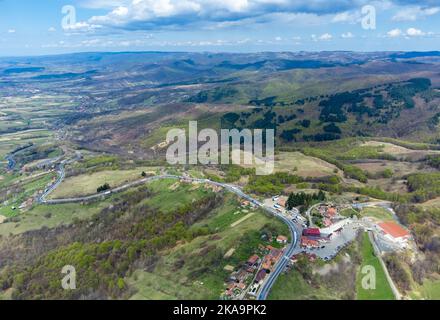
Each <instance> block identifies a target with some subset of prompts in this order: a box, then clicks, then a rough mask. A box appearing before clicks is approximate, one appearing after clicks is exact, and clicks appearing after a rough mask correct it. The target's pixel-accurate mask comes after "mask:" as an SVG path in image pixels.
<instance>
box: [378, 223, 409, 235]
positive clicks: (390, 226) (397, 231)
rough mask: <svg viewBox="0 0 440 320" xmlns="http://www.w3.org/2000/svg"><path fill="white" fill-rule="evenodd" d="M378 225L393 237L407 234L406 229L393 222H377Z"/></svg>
mask: <svg viewBox="0 0 440 320" xmlns="http://www.w3.org/2000/svg"><path fill="white" fill-rule="evenodd" d="M379 227H380V228H381V229H382V230H383V231H384V232H385V233H387V234H389V235H391V236H392V237H394V238H401V237H406V236H409V232H408V230H406V229H404V228H402V227H401V226H400V225H398V224H397V223H395V222H392V221H387V222H381V223H379Z"/></svg>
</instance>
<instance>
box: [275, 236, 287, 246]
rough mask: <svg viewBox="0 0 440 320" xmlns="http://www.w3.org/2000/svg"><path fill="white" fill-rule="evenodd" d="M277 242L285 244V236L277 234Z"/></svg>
mask: <svg viewBox="0 0 440 320" xmlns="http://www.w3.org/2000/svg"><path fill="white" fill-rule="evenodd" d="M277 242H278V243H281V244H285V243H287V237H286V236H282V235H279V236H278V237H277Z"/></svg>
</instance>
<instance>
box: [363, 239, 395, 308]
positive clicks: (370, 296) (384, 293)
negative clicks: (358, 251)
mask: <svg viewBox="0 0 440 320" xmlns="http://www.w3.org/2000/svg"><path fill="white" fill-rule="evenodd" d="M364 266H373V267H374V269H375V270H376V289H372V290H365V289H363V288H362V282H361V281H362V277H364V276H365V275H364V274H362V273H361V270H362V268H363V267H364ZM356 292H357V299H358V300H394V295H393V292H392V291H391V288H390V286H389V285H388V281H387V279H386V276H385V272H384V271H383V269H382V266H381V265H380V262H379V259H378V258H377V257H376V256H375V255H374V250H373V246H372V244H371V243H370V239H369V238H368V234H367V233H365V234H364V239H363V242H362V265H361V268H360V269H359V271H358V275H357V279H356Z"/></svg>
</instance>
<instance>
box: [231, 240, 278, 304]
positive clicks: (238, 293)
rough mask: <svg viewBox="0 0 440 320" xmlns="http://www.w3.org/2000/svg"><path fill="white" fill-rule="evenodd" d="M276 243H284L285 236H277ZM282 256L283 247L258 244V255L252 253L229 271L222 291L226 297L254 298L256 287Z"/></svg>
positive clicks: (258, 286) (257, 287)
mask: <svg viewBox="0 0 440 320" xmlns="http://www.w3.org/2000/svg"><path fill="white" fill-rule="evenodd" d="M277 242H278V243H286V242H287V237H285V236H278V237H277ZM282 256H283V249H278V248H274V247H273V246H270V245H267V246H263V245H260V247H259V255H258V254H254V255H252V256H251V257H250V258H249V259H248V261H247V262H246V263H245V264H244V265H243V266H242V267H241V268H240V269H239V270H237V271H234V272H233V273H231V275H230V277H229V279H228V282H227V288H226V290H225V292H224V298H226V299H243V298H250V299H255V297H256V295H257V292H258V289H259V288H260V286H261V285H262V284H263V282H264V279H265V278H266V276H267V275H268V274H269V273H270V272H272V270H273V268H274V266H275V264H276V263H277V262H278V260H279V259H280V258H281V257H282Z"/></svg>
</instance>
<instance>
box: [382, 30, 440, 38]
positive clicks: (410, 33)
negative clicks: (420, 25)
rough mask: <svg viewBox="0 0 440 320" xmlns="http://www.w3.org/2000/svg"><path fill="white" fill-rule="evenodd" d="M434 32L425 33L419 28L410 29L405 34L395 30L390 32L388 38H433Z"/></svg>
mask: <svg viewBox="0 0 440 320" xmlns="http://www.w3.org/2000/svg"><path fill="white" fill-rule="evenodd" d="M432 35H434V33H433V32H424V31H422V30H420V29H417V28H408V29H407V30H406V31H405V32H404V31H402V30H400V29H393V30H390V31H388V33H387V37H389V38H397V37H423V36H432Z"/></svg>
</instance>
